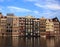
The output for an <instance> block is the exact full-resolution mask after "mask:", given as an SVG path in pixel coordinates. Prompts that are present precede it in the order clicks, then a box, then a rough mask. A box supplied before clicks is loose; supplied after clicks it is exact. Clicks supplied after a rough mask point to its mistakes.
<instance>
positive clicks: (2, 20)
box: [0, 13, 60, 36]
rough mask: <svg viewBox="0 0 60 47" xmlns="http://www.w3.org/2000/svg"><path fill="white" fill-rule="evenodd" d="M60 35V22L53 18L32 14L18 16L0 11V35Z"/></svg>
mask: <svg viewBox="0 0 60 47" xmlns="http://www.w3.org/2000/svg"><path fill="white" fill-rule="evenodd" d="M46 35H47V36H48V35H51V36H55V35H56V36H60V22H59V20H58V18H57V17H55V18H53V19H46V18H44V17H42V18H35V17H32V16H30V15H28V16H26V17H17V16H15V15H14V14H10V13H9V14H7V15H6V16H3V15H2V13H0V36H46Z"/></svg>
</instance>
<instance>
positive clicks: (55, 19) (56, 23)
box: [52, 17, 59, 36]
mask: <svg viewBox="0 0 60 47" xmlns="http://www.w3.org/2000/svg"><path fill="white" fill-rule="evenodd" d="M52 20H53V24H54V32H55V35H57V36H59V20H58V18H57V17H55V18H53V19H52Z"/></svg>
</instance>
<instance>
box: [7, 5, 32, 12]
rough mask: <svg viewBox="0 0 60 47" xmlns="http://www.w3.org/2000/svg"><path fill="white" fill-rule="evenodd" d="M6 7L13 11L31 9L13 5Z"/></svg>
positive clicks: (27, 10)
mask: <svg viewBox="0 0 60 47" xmlns="http://www.w3.org/2000/svg"><path fill="white" fill-rule="evenodd" d="M7 8H8V9H9V10H10V11H12V12H15V11H16V12H31V10H29V9H25V8H20V7H15V6H8V7H7Z"/></svg>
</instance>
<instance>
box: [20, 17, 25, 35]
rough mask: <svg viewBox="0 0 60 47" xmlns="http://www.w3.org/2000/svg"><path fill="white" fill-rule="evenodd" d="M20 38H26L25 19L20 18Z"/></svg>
mask: <svg viewBox="0 0 60 47" xmlns="http://www.w3.org/2000/svg"><path fill="white" fill-rule="evenodd" d="M19 36H25V18H24V17H19Z"/></svg>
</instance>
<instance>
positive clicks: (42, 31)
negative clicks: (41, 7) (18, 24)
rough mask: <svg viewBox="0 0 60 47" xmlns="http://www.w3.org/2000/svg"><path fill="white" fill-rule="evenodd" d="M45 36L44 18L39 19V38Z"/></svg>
mask: <svg viewBox="0 0 60 47" xmlns="http://www.w3.org/2000/svg"><path fill="white" fill-rule="evenodd" d="M41 35H42V36H45V35H46V19H45V18H44V17H42V18H40V36H41Z"/></svg>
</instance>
